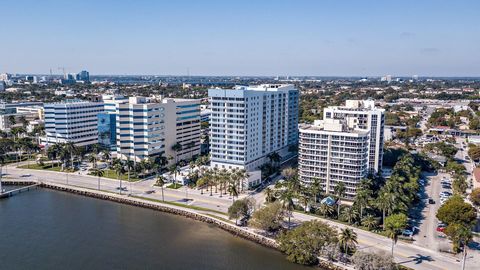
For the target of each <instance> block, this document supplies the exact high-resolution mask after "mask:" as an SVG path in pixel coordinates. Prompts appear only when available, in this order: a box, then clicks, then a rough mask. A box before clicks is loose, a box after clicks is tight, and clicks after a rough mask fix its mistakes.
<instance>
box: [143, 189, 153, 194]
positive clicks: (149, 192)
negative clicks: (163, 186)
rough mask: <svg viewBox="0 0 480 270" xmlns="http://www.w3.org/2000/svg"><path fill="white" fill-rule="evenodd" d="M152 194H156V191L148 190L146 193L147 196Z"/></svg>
mask: <svg viewBox="0 0 480 270" xmlns="http://www.w3.org/2000/svg"><path fill="white" fill-rule="evenodd" d="M152 193H155V190H147V191H145V194H152Z"/></svg>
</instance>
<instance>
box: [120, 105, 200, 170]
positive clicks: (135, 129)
mask: <svg viewBox="0 0 480 270" xmlns="http://www.w3.org/2000/svg"><path fill="white" fill-rule="evenodd" d="M116 106H117V118H116V124H117V131H116V134H117V157H118V158H122V159H127V158H130V159H131V160H135V161H140V160H142V159H144V158H151V157H155V156H158V155H164V156H165V157H172V158H174V159H176V160H182V159H191V158H193V157H195V156H197V155H199V154H200V101H199V100H193V99H192V100H190V99H162V100H155V99H151V98H146V97H131V98H129V100H128V102H126V103H117V104H116ZM177 143H179V144H180V145H181V146H182V147H181V150H179V151H174V150H173V149H172V146H173V145H175V144H177ZM174 159H172V160H174Z"/></svg>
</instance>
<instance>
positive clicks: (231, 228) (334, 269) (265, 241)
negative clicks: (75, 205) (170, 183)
mask: <svg viewBox="0 0 480 270" xmlns="http://www.w3.org/2000/svg"><path fill="white" fill-rule="evenodd" d="M2 183H3V184H4V185H30V184H37V182H35V181H21V180H20V181H18V180H3V181H2ZM38 184H40V185H39V186H40V187H41V188H46V189H51V190H56V191H62V192H67V193H72V194H76V195H80V196H85V197H90V198H95V199H101V200H106V201H111V202H116V203H121V204H125V205H131V206H135V207H142V208H146V209H151V210H154V211H160V212H164V213H169V214H173V215H178V216H183V217H185V218H189V219H193V220H196V221H200V222H204V223H207V224H212V225H214V226H216V227H218V228H220V229H222V230H223V231H226V232H228V233H230V234H231V235H233V236H236V237H240V238H243V239H245V240H248V241H252V242H254V243H256V244H259V245H262V246H264V247H267V248H272V249H275V250H277V251H280V250H279V246H278V243H277V242H276V241H275V240H274V239H271V238H268V237H266V236H263V235H260V234H257V233H254V232H251V231H248V230H246V229H244V228H242V227H238V226H236V225H233V224H230V223H227V222H225V221H223V220H221V219H220V217H218V218H215V217H214V216H215V215H214V214H213V213H212V214H210V215H209V214H204V213H198V212H196V211H195V210H190V209H188V208H183V207H181V206H174V205H168V204H164V203H162V202H154V201H149V200H147V199H141V198H138V197H129V196H127V197H125V195H119V194H115V193H109V192H105V191H98V190H91V189H86V188H81V187H75V186H66V185H62V184H55V183H44V182H38ZM206 212H207V211H206ZM318 267H322V268H324V269H330V270H343V269H350V268H347V267H346V266H340V265H336V264H334V263H332V262H330V261H326V260H324V259H323V258H320V259H319V264H318Z"/></svg>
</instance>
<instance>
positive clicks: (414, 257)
mask: <svg viewBox="0 0 480 270" xmlns="http://www.w3.org/2000/svg"><path fill="white" fill-rule="evenodd" d="M7 172H8V173H7V175H6V176H5V177H8V178H12V179H26V178H25V177H23V178H22V177H21V175H22V174H31V175H32V176H30V177H27V178H30V179H32V180H40V181H44V182H54V183H60V184H67V181H68V184H69V185H75V186H79V187H84V188H90V189H97V188H98V178H97V177H94V176H85V175H78V174H72V173H70V174H68V180H67V174H66V173H60V172H52V171H40V170H27V169H18V168H16V167H15V166H14V165H9V166H8V168H7ZM124 183H125V184H126V186H127V188H128V189H129V190H128V191H127V192H126V193H132V194H133V195H139V196H141V197H146V198H154V199H157V200H161V199H162V196H161V189H160V188H158V187H152V185H153V183H154V180H147V181H141V182H136V183H126V182H124ZM118 186H119V182H118V181H117V180H113V179H107V178H101V181H100V189H101V190H105V191H110V192H118V190H116V188H117V187H118ZM152 189H153V190H155V193H153V194H146V193H145V191H147V190H152ZM164 195H165V200H166V201H170V202H177V203H187V204H189V205H194V206H199V207H204V208H208V209H211V210H217V211H221V212H224V213H226V212H227V209H228V207H229V206H230V204H231V202H232V200H231V198H229V197H228V195H226V196H224V197H222V198H220V197H219V195H214V196H209V193H208V192H205V194H203V195H201V194H200V191H198V190H192V189H188V195H187V190H185V188H183V187H182V188H181V189H179V190H172V189H168V188H164ZM187 196H188V199H190V200H189V201H186V200H185V198H186V197H187ZM252 196H253V197H256V198H257V199H261V198H262V196H261V195H252ZM225 217H226V216H225ZM312 219H320V218H318V217H314V216H310V215H307V214H303V213H294V216H293V220H294V222H302V221H307V220H312ZM321 220H323V221H325V222H327V223H329V224H330V225H332V226H336V227H339V228H342V227H347V226H346V225H343V224H339V223H336V222H333V221H329V220H324V219H321ZM351 228H352V229H353V230H354V231H355V232H357V234H358V243H359V249H362V250H368V251H377V252H378V251H383V252H387V253H389V252H390V248H391V241H390V239H388V238H386V237H383V236H380V235H377V234H374V233H371V232H367V231H364V230H360V229H357V228H353V227H351ZM431 248H432V247H428V248H427V247H422V246H419V245H416V244H409V243H404V242H401V241H399V242H398V243H397V245H396V247H395V261H396V262H398V263H401V264H403V265H405V266H408V267H411V268H413V269H419V270H441V269H443V270H446V269H449V270H450V269H459V268H460V262H459V257H458V256H457V257H455V256H453V255H448V254H444V253H439V252H437V251H436V250H432V249H431ZM472 255H473V256H474V257H475V258H473V256H472ZM478 255H479V254H478V251H475V253H472V254H470V255H469V259H468V261H467V267H466V269H469V270H470V269H472V270H473V269H477V267H476V266H478V265H480V261H479V260H478V257H480V256H478Z"/></svg>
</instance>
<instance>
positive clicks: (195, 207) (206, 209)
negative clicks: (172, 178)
mask: <svg viewBox="0 0 480 270" xmlns="http://www.w3.org/2000/svg"><path fill="white" fill-rule="evenodd" d="M130 197H133V198H137V199H142V200H146V201H151V202H158V203H164V204H170V205H175V206H180V207H183V208H189V209H193V210H198V211H205V212H212V213H217V214H222V215H226V213H224V212H221V211H217V210H212V209H208V208H204V207H200V206H194V205H187V204H184V203H179V202H167V201H162V200H157V199H152V198H146V197H141V196H135V195H132V196H130ZM215 217H216V218H218V219H221V218H220V217H217V216H215Z"/></svg>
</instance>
